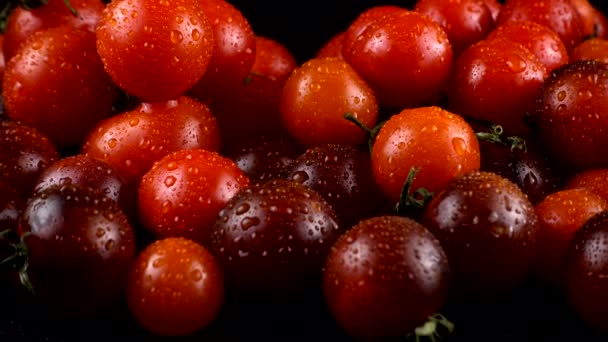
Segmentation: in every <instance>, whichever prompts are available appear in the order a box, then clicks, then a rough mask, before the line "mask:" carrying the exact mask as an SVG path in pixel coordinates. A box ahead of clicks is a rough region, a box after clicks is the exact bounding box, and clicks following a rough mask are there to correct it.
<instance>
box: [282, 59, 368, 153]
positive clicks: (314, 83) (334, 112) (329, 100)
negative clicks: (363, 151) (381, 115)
mask: <svg viewBox="0 0 608 342" xmlns="http://www.w3.org/2000/svg"><path fill="white" fill-rule="evenodd" d="M280 109H281V115H282V119H283V123H284V124H285V126H286V127H287V130H288V131H289V133H290V134H291V135H292V136H293V137H294V138H295V140H296V141H298V142H299V143H300V144H302V145H303V146H306V147H312V146H317V145H321V144H328V143H334V144H346V145H351V146H357V145H359V144H361V143H363V142H364V141H365V139H366V137H367V136H366V133H365V131H363V130H362V129H360V128H359V127H357V126H356V125H355V124H353V123H352V122H349V121H347V120H346V119H344V114H345V113H350V114H352V115H353V116H355V117H356V118H357V119H358V120H359V121H360V122H361V123H363V124H364V125H366V126H367V127H373V126H375V125H376V123H377V120H378V103H377V102H376V97H375V95H374V92H373V91H372V89H371V88H370V87H369V86H368V85H367V84H366V83H365V81H364V80H363V79H361V77H359V75H358V74H357V72H356V71H355V70H354V69H353V68H352V67H351V66H350V65H349V64H348V63H346V62H345V61H344V60H342V59H337V58H318V59H311V60H309V61H308V62H306V63H304V64H303V65H302V66H300V67H299V68H296V69H295V70H294V71H293V73H292V74H291V75H290V76H289V78H288V79H287V81H286V82H285V86H284V88H283V93H282V95H281V100H280Z"/></svg>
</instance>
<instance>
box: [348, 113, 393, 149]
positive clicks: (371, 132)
mask: <svg viewBox="0 0 608 342" xmlns="http://www.w3.org/2000/svg"><path fill="white" fill-rule="evenodd" d="M344 118H345V119H346V120H348V121H350V122H352V123H353V124H354V125H355V126H357V127H359V128H361V129H362V130H363V131H364V132H365V133H367V147H368V149H369V153H372V147H373V146H374V141H375V140H376V136H378V133H380V129H382V126H384V124H385V123H386V121H382V122H380V123H379V124H377V125H376V126H374V127H373V128H369V127H367V126H366V125H365V124H364V123H363V122H361V121H360V120H359V119H358V118H357V117H356V116H355V115H353V114H352V113H348V112H346V113H344Z"/></svg>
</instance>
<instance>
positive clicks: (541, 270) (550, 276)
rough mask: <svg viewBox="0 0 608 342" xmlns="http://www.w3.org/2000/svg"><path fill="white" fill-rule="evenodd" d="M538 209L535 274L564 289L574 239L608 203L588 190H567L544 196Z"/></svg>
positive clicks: (604, 209)
mask: <svg viewBox="0 0 608 342" xmlns="http://www.w3.org/2000/svg"><path fill="white" fill-rule="evenodd" d="M535 210H536V214H537V216H538V222H539V227H540V232H539V235H538V242H537V247H538V252H537V255H538V257H537V262H536V268H535V273H536V274H537V275H538V276H540V277H541V278H542V279H543V280H544V281H546V282H547V283H548V284H550V285H552V286H557V287H561V286H562V282H563V280H564V271H563V270H564V263H565V257H566V254H567V251H568V246H569V245H570V241H571V240H572V237H573V236H574V234H575V233H576V232H577V231H578V230H579V229H580V228H581V227H582V226H583V225H584V224H585V223H586V222H587V221H588V220H589V219H591V217H593V216H594V215H595V214H598V213H600V212H602V211H606V210H608V202H606V201H605V200H604V199H602V198H601V197H599V196H598V195H595V194H593V193H592V192H590V191H589V190H585V189H566V190H561V191H557V192H554V193H552V194H550V195H549V196H547V197H545V199H543V200H542V201H541V202H540V203H538V204H537V205H536V207H535Z"/></svg>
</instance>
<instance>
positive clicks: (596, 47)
mask: <svg viewBox="0 0 608 342" xmlns="http://www.w3.org/2000/svg"><path fill="white" fill-rule="evenodd" d="M584 60H596V61H600V62H602V63H608V40H606V39H601V38H594V39H588V40H585V41H584V42H582V43H580V44H579V45H577V46H576V47H575V48H574V50H572V53H571V54H570V63H574V62H577V61H584Z"/></svg>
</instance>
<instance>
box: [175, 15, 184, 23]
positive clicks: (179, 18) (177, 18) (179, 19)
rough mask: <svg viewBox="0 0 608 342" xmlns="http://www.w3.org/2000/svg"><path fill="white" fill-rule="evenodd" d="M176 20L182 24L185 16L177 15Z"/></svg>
mask: <svg viewBox="0 0 608 342" xmlns="http://www.w3.org/2000/svg"><path fill="white" fill-rule="evenodd" d="M175 22H176V23H178V24H181V23H183V22H184V17H182V16H181V15H178V16H177V17H175Z"/></svg>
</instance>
